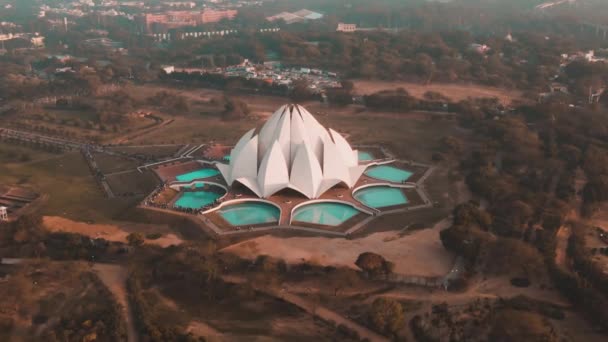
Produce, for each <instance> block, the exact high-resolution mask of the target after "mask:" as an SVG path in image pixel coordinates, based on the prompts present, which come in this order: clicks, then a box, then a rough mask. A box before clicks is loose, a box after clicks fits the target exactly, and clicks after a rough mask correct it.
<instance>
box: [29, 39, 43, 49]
mask: <svg viewBox="0 0 608 342" xmlns="http://www.w3.org/2000/svg"><path fill="white" fill-rule="evenodd" d="M30 41H31V42H32V45H33V46H34V47H44V37H43V36H34V37H32V38H31V39H30Z"/></svg>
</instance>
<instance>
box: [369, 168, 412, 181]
mask: <svg viewBox="0 0 608 342" xmlns="http://www.w3.org/2000/svg"><path fill="white" fill-rule="evenodd" d="M365 174H366V175H367V176H369V177H372V178H376V179H379V180H384V181H389V182H394V183H403V182H405V181H406V180H408V179H409V178H410V177H411V176H412V175H413V174H414V173H413V172H410V171H407V170H401V169H398V168H396V167H394V166H388V165H378V166H374V167H371V168H369V169H367V171H365Z"/></svg>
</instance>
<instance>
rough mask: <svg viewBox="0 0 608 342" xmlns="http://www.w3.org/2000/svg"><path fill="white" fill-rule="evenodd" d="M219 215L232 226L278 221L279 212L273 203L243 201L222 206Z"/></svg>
mask: <svg viewBox="0 0 608 342" xmlns="http://www.w3.org/2000/svg"><path fill="white" fill-rule="evenodd" d="M218 213H219V214H220V216H221V217H222V218H223V219H224V220H226V221H227V222H228V223H230V224H231V225H233V226H244V225H252V224H262V223H278V222H279V218H280V216H281V213H280V211H279V208H277V207H275V206H274V205H271V204H268V203H262V202H245V203H238V204H233V205H229V206H226V207H223V208H222V209H220V210H218Z"/></svg>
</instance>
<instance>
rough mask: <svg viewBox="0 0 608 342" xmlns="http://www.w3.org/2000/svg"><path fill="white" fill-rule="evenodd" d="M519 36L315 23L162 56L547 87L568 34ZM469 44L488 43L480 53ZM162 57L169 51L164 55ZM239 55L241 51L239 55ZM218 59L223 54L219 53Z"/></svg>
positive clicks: (183, 47) (181, 46)
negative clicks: (344, 29)
mask: <svg viewBox="0 0 608 342" xmlns="http://www.w3.org/2000/svg"><path fill="white" fill-rule="evenodd" d="M515 36H516V39H515V40H513V41H507V40H505V39H504V36H491V37H487V36H479V37H477V36H474V35H472V34H471V33H469V32H466V31H459V30H457V29H450V30H445V31H440V32H434V33H427V32H420V31H400V32H398V33H387V32H365V33H357V34H351V35H344V34H340V33H335V32H320V31H314V30H306V31H298V32H295V31H294V30H290V31H289V32H283V31H281V32H280V33H277V34H273V35H239V36H234V37H223V38H221V39H211V40H201V41H194V42H191V41H188V44H186V43H183V42H176V43H175V45H176V46H174V47H173V50H172V53H173V54H174V55H175V56H173V57H172V58H169V59H167V62H168V61H169V60H172V61H175V58H177V57H179V56H181V57H182V59H184V58H185V60H184V61H183V63H184V64H186V65H188V64H192V63H194V64H199V61H198V60H188V58H187V56H199V55H201V54H204V55H206V56H214V57H213V58H211V57H206V58H205V62H204V63H205V64H209V65H215V62H214V63H211V62H212V61H215V60H216V58H215V56H217V55H224V56H233V57H231V58H230V59H231V60H234V61H239V60H241V59H243V58H248V59H250V60H253V61H258V62H261V61H265V60H268V59H275V58H276V57H277V56H276V55H279V56H280V59H281V61H282V62H283V63H284V64H286V65H309V66H317V67H320V68H324V69H329V70H335V71H338V72H340V73H341V74H343V75H344V76H345V77H346V78H357V77H361V78H381V79H389V80H411V81H419V82H424V83H428V82H456V81H457V82H479V83H483V84H488V85H494V86H506V87H519V88H538V89H541V88H542V89H544V88H545V87H546V83H547V82H548V80H549V78H550V77H552V76H553V75H554V74H555V73H556V72H557V70H558V68H559V64H560V55H561V54H562V53H564V52H573V51H574V50H575V49H576V46H575V44H574V40H571V39H569V38H565V37H560V36H556V37H552V38H551V40H547V39H545V35H542V34H537V33H532V32H521V33H518V34H517V35H515ZM473 43H480V44H487V45H488V46H490V48H491V50H490V51H488V52H486V53H479V52H478V51H475V50H474V49H473V48H472V44H473ZM165 57H166V56H165ZM238 57H240V58H238ZM220 60H221V61H224V60H226V61H228V58H222V59H220Z"/></svg>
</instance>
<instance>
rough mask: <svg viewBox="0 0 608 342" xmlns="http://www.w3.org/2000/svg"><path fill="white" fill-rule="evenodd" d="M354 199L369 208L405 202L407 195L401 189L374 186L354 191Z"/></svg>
mask: <svg viewBox="0 0 608 342" xmlns="http://www.w3.org/2000/svg"><path fill="white" fill-rule="evenodd" d="M355 199H357V201H359V202H361V203H363V204H365V205H366V206H368V207H370V208H384V207H391V206H394V205H403V204H407V202H408V201H407V197H405V194H404V193H403V191H402V190H401V189H398V188H391V187H388V186H374V187H369V188H365V189H361V190H359V191H357V192H355Z"/></svg>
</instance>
